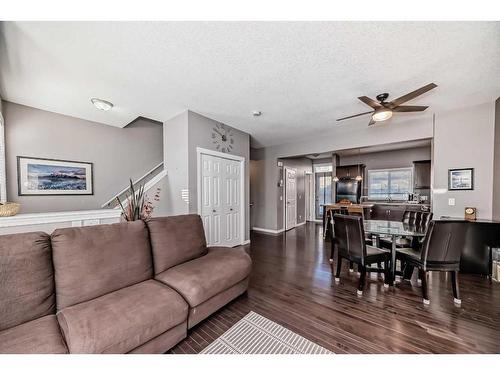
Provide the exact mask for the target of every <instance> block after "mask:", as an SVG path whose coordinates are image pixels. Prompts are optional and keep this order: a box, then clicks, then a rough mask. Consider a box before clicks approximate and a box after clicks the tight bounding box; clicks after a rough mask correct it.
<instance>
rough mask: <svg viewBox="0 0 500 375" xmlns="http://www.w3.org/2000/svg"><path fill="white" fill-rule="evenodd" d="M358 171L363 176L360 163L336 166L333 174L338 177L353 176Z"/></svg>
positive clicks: (363, 171)
mask: <svg viewBox="0 0 500 375" xmlns="http://www.w3.org/2000/svg"><path fill="white" fill-rule="evenodd" d="M358 173H361V176H363V178H364V174H365V166H364V164H360V165H359V167H358V164H354V165H342V166H338V167H337V168H336V172H335V175H336V176H337V177H338V178H355V177H356V176H357V175H358Z"/></svg>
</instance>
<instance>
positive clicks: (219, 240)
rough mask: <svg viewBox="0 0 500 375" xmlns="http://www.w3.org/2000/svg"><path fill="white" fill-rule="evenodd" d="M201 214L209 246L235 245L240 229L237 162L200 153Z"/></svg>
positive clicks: (239, 183)
mask: <svg viewBox="0 0 500 375" xmlns="http://www.w3.org/2000/svg"><path fill="white" fill-rule="evenodd" d="M200 163H201V176H200V178H201V186H200V187H201V217H202V220H203V225H204V227H205V236H206V238H207V243H208V245H209V246H230V247H231V246H236V245H240V244H241V243H242V238H241V236H242V233H241V200H242V198H243V197H242V196H241V172H242V171H241V163H240V162H239V161H235V160H230V159H225V158H222V157H218V156H213V155H206V154H201V161H200Z"/></svg>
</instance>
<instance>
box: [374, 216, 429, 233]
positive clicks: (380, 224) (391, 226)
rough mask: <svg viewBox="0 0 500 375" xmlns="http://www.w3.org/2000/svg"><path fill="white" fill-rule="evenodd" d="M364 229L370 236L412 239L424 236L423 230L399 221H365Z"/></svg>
mask: <svg viewBox="0 0 500 375" xmlns="http://www.w3.org/2000/svg"><path fill="white" fill-rule="evenodd" d="M364 228H365V232H366V233H371V234H382V235H390V236H413V237H423V236H424V235H425V231H424V229H423V228H419V227H415V226H411V225H409V224H406V223H403V222H401V221H387V220H365V221H364Z"/></svg>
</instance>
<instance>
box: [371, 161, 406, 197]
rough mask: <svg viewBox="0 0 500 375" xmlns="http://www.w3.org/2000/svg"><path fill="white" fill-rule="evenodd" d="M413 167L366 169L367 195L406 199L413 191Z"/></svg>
mask: <svg viewBox="0 0 500 375" xmlns="http://www.w3.org/2000/svg"><path fill="white" fill-rule="evenodd" d="M412 180H413V169H412V168H398V169H377V170H370V171H368V197H369V198H371V199H386V198H388V197H389V198H391V199H395V200H406V199H407V198H408V193H411V192H413V184H412Z"/></svg>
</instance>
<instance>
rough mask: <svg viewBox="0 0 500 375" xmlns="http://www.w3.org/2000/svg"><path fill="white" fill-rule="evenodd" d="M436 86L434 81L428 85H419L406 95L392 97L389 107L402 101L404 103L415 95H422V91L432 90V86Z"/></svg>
mask: <svg viewBox="0 0 500 375" xmlns="http://www.w3.org/2000/svg"><path fill="white" fill-rule="evenodd" d="M435 87H437V85H436V84H435V83H429V84H428V85H425V86H424V87H421V88H419V89H416V90H415V91H412V92H410V93H408V94H406V95H403V96H400V97H399V98H397V99H394V100H393V101H392V102H390V103H389V105H390V107H391V108H395V107H397V106H398V105H401V104H403V103H406V102H407V101H409V100H412V99H414V98H416V97H417V96H420V95H422V94H423V93H425V92H427V91H429V90H432V89H433V88H435Z"/></svg>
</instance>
